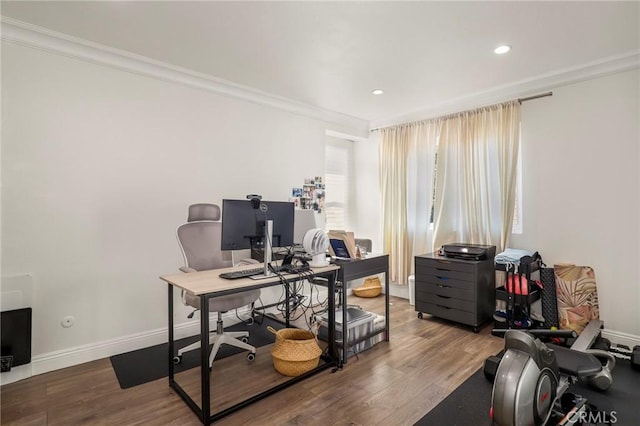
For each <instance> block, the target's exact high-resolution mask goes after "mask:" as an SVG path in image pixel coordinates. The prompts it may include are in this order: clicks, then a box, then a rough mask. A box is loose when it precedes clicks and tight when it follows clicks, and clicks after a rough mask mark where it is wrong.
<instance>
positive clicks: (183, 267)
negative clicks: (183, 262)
mask: <svg viewBox="0 0 640 426" xmlns="http://www.w3.org/2000/svg"><path fill="white" fill-rule="evenodd" d="M180 270H181V271H182V272H186V273H189V272H198V271H196V270H195V269H193V268H189V267H188V266H181V267H180Z"/></svg>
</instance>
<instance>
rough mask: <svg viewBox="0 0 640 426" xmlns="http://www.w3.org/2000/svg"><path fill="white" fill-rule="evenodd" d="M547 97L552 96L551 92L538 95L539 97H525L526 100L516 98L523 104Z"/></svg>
mask: <svg viewBox="0 0 640 426" xmlns="http://www.w3.org/2000/svg"><path fill="white" fill-rule="evenodd" d="M547 96H553V92H547V93H540V94H539V95H533V96H527V97H526V98H518V102H520V103H523V102H527V101H532V100H534V99H539V98H546V97H547Z"/></svg>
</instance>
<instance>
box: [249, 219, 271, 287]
mask: <svg viewBox="0 0 640 426" xmlns="http://www.w3.org/2000/svg"><path fill="white" fill-rule="evenodd" d="M272 234H273V220H266V221H265V222H264V272H263V273H262V274H260V275H251V276H250V277H249V278H251V279H252V280H263V279H265V278H271V277H272V276H274V275H275V274H274V273H273V272H271V270H270V269H269V264H270V263H271V252H272V248H273V247H272V246H271V244H272V240H271V238H272V236H273V235H272Z"/></svg>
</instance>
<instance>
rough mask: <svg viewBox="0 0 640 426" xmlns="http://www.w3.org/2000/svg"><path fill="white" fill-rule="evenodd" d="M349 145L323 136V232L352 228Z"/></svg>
mask: <svg viewBox="0 0 640 426" xmlns="http://www.w3.org/2000/svg"><path fill="white" fill-rule="evenodd" d="M353 160H354V154H353V142H351V141H348V140H344V139H338V138H333V137H327V143H326V147H325V178H324V183H325V191H326V192H325V194H326V195H325V200H324V207H325V212H326V213H325V221H326V229H327V230H329V229H344V230H349V229H352V226H353V220H352V215H354V214H355V208H354V207H353V205H352V203H353V198H354V197H353V196H352V195H353V194H354V193H355V191H354V190H353V186H354V185H353V181H354V176H353V175H352V172H351V171H352V170H353Z"/></svg>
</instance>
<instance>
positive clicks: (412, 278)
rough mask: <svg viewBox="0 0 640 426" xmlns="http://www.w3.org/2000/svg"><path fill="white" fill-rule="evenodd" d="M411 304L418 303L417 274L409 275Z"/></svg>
mask: <svg viewBox="0 0 640 426" xmlns="http://www.w3.org/2000/svg"><path fill="white" fill-rule="evenodd" d="M409 304H410V305H411V306H415V304H416V276H415V275H409Z"/></svg>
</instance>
